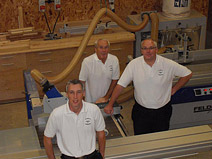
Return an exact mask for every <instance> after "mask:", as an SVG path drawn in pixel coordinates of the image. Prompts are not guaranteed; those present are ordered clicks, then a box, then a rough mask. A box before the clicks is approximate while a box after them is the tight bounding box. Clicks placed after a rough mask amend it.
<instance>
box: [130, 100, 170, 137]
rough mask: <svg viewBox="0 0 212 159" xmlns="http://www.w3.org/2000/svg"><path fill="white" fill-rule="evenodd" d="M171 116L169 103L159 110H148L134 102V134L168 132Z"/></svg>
mask: <svg viewBox="0 0 212 159" xmlns="http://www.w3.org/2000/svg"><path fill="white" fill-rule="evenodd" d="M171 115H172V106H171V102H169V103H167V104H166V105H165V106H163V107H162V108H159V109H148V108H145V107H143V106H141V105H140V104H138V103H137V102H136V101H135V104H134V106H133V110H132V120H133V127H134V134H135V135H140V134H147V133H153V132H159V131H165V130H169V123H170V118H171Z"/></svg>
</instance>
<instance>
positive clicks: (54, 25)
mask: <svg viewBox="0 0 212 159" xmlns="http://www.w3.org/2000/svg"><path fill="white" fill-rule="evenodd" d="M59 16H60V11H59V12H58V15H57V18H56V21H55V23H54V27H53V30H52V34H54V30H55V27H56V24H57V21H58V18H59Z"/></svg>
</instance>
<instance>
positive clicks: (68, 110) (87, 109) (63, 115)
mask: <svg viewBox="0 0 212 159" xmlns="http://www.w3.org/2000/svg"><path fill="white" fill-rule="evenodd" d="M66 93H67V97H68V101H67V103H66V104H64V105H62V106H60V107H58V108H55V109H54V110H53V112H52V113H51V115H50V117H49V119H48V122H47V125H46V129H45V131H44V146H45V149H46V153H47V155H48V158H49V159H55V156H54V152H53V146H52V142H51V139H52V138H53V137H54V136H55V135H56V136H57V144H58V147H59V149H60V151H61V153H62V156H61V159H72V158H86V159H101V158H102V157H103V158H104V153H105V133H104V129H105V122H104V119H103V116H102V114H101V112H100V109H99V108H98V107H97V106H96V105H95V104H91V103H87V102H84V101H83V100H82V99H83V97H84V94H85V91H84V89H83V84H82V83H81V82H80V81H79V80H72V81H69V82H68V83H67V85H66ZM96 136H97V138H98V144H99V152H100V153H98V152H97V151H96ZM100 154H101V155H100ZM101 156H102V157H101Z"/></svg>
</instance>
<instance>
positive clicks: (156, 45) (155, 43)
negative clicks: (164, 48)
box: [141, 38, 158, 48]
mask: <svg viewBox="0 0 212 159" xmlns="http://www.w3.org/2000/svg"><path fill="white" fill-rule="evenodd" d="M146 40H151V41H152V42H153V43H154V45H155V47H156V48H157V47H158V44H157V42H156V41H154V40H152V39H151V38H149V39H145V40H142V41H141V48H142V45H143V44H144V41H146Z"/></svg>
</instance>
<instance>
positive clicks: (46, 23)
mask: <svg viewBox="0 0 212 159" xmlns="http://www.w3.org/2000/svg"><path fill="white" fill-rule="evenodd" d="M44 17H45V20H46V24H47V26H48V29H49V33H50V34H51V32H52V31H51V29H50V27H49V23H48V20H47V17H46V13H45V12H44Z"/></svg>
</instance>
